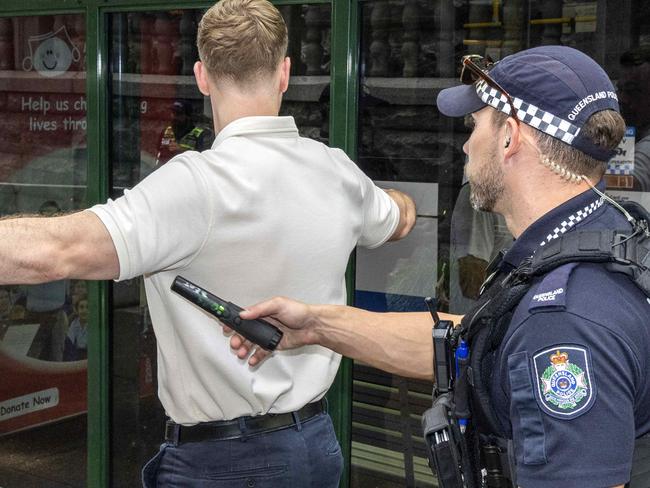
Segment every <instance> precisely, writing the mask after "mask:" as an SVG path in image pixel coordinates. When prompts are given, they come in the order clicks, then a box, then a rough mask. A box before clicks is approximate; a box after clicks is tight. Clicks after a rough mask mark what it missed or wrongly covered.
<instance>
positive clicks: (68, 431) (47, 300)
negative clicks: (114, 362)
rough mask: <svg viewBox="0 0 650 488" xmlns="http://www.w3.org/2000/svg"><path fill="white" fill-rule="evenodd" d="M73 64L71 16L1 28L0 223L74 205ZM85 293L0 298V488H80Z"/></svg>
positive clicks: (79, 91) (77, 18)
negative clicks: (0, 136)
mask: <svg viewBox="0 0 650 488" xmlns="http://www.w3.org/2000/svg"><path fill="white" fill-rule="evenodd" d="M83 53H85V18H84V16H82V15H78V14H70V15H43V16H31V17H14V18H0V75H1V79H2V82H1V83H0V112H1V116H0V126H1V129H2V134H3V144H2V149H0V213H1V214H2V215H9V214H15V213H22V214H34V215H42V216H52V215H56V214H58V213H61V212H69V211H72V210H75V209H79V208H83V207H84V206H85V199H86V165H87V152H86V94H85V83H86V81H85V59H84V56H83ZM84 287H85V282H80V281H70V280H65V281H57V282H53V283H45V284H42V285H33V286H3V287H0V377H2V378H3V380H2V381H1V382H0V436H3V438H2V442H1V443H0V445H1V446H2V447H1V448H0V484H2V485H3V486H25V487H29V486H44V485H47V486H53V487H54V486H75V487H83V486H86V482H85V478H86V415H85V412H86V410H87V400H86V397H87V383H86V370H87V367H86V357H87V347H86V332H87V316H88V302H87V295H86V294H85V290H82V288H84ZM82 295H83V299H82V298H81V297H82Z"/></svg>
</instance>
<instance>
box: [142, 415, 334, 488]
mask: <svg viewBox="0 0 650 488" xmlns="http://www.w3.org/2000/svg"><path fill="white" fill-rule="evenodd" d="M342 472H343V456H342V454H341V447H340V446H339V443H338V441H337V439H336V435H335V434H334V427H333V425H332V420H331V418H330V417H329V415H327V414H326V413H321V414H319V415H316V416H315V417H312V418H311V419H308V420H306V421H304V422H301V423H299V424H295V425H291V426H289V427H287V428H284V429H282V430H278V431H275V432H269V433H265V434H259V435H253V436H249V437H242V438H240V439H231V440H206V441H203V442H192V443H186V444H180V445H178V446H174V445H171V444H169V443H166V444H163V445H162V446H161V447H160V451H159V452H158V454H156V456H154V457H153V458H152V459H151V460H150V461H149V462H148V463H147V464H146V465H145V467H144V469H143V470H142V483H143V486H144V487H145V488H195V487H196V488H239V487H242V488H252V487H257V488H289V487H291V488H336V487H338V485H339V479H340V477H341V473H342Z"/></svg>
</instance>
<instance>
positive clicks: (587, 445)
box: [491, 183, 650, 488]
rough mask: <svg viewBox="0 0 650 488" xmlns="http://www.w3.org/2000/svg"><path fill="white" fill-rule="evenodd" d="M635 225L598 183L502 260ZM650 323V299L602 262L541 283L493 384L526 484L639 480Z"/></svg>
mask: <svg viewBox="0 0 650 488" xmlns="http://www.w3.org/2000/svg"><path fill="white" fill-rule="evenodd" d="M599 187H600V188H601V189H602V188H603V187H604V185H603V184H602V183H601V184H600V186H599ZM629 228H630V225H629V224H628V223H627V221H626V219H625V217H624V216H623V214H622V213H621V212H620V211H619V210H617V209H616V208H615V207H613V206H612V205H611V204H609V203H607V202H606V201H605V202H604V201H603V200H602V199H601V198H600V197H599V196H598V195H597V194H596V193H595V192H594V191H592V190H588V191H586V192H584V193H582V194H580V195H578V196H576V197H575V198H573V199H571V200H569V201H568V202H566V203H565V204H563V205H561V206H560V207H558V208H555V209H554V210H552V211H551V212H549V213H548V214H546V215H544V216H543V217H542V218H540V219H539V220H538V221H536V222H535V223H534V224H532V225H531V226H530V227H529V228H528V229H527V230H526V231H525V232H524V233H523V234H522V235H521V236H520V237H519V239H517V240H516V241H515V243H514V245H513V247H512V248H511V249H510V251H509V252H508V253H507V254H506V256H505V257H504V261H503V262H502V264H501V266H502V268H501V269H502V271H504V272H505V271H508V270H510V269H512V268H514V267H516V266H517V265H518V264H519V263H520V262H521V261H522V259H524V258H526V257H527V256H530V255H532V254H533V253H534V252H535V250H537V249H539V248H540V246H543V245H544V244H546V243H548V242H550V241H551V240H552V239H554V238H556V237H557V236H558V235H561V234H563V233H564V232H571V231H572V230H574V229H581V230H584V229H589V230H598V229H629ZM649 331H650V300H648V299H647V297H646V296H645V295H644V294H643V292H642V291H641V290H640V289H638V288H637V287H636V286H635V285H634V284H633V283H632V282H631V280H629V278H627V277H626V276H624V275H622V274H620V273H613V272H609V271H607V270H606V269H605V267H604V266H603V265H602V264H595V263H582V264H575V263H571V264H567V265H564V266H561V267H559V268H556V269H555V270H553V271H551V272H550V273H549V274H547V275H545V276H543V277H541V278H539V279H537V280H536V281H535V282H534V283H533V286H532V287H531V288H530V290H529V291H528V293H527V294H526V295H525V296H524V298H523V300H522V301H521V302H520V303H519V305H518V306H517V308H516V309H515V312H514V315H513V318H512V320H511V323H510V326H509V328H508V331H507V333H506V336H505V338H504V341H503V342H502V344H501V348H500V349H499V351H497V357H496V363H495V364H497V365H498V366H497V367H496V368H495V374H494V375H493V377H492V383H491V392H492V400H493V402H494V405H495V408H496V411H497V415H498V418H499V420H500V422H501V424H502V426H503V428H504V429H505V430H506V431H507V432H508V431H511V432H510V433H511V436H509V437H511V438H513V441H514V446H515V455H516V463H517V483H518V485H519V486H523V487H525V488H546V487H549V488H550V487H553V488H555V487H557V486H562V487H563V488H586V487H609V486H614V485H618V484H623V483H626V482H627V481H628V480H629V476H630V468H631V463H632V453H633V449H634V441H635V438H636V437H640V436H642V435H644V434H646V433H648V432H649V431H650V386H649V384H648V378H647V372H648V371H650V364H649V363H650V332H649Z"/></svg>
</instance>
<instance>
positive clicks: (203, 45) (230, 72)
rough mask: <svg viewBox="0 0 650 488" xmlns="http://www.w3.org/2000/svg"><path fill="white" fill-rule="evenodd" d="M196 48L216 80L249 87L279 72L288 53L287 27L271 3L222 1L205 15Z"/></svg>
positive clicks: (241, 0) (200, 25)
mask: <svg viewBox="0 0 650 488" xmlns="http://www.w3.org/2000/svg"><path fill="white" fill-rule="evenodd" d="M196 44H197V47H198V48H199V58H200V59H201V62H202V63H203V64H204V65H205V67H206V69H207V71H208V73H209V74H210V75H211V76H212V77H213V78H222V77H226V78H228V79H230V80H231V81H234V82H237V83H247V82H252V81H255V80H257V79H259V78H260V77H263V76H268V75H269V74H271V73H273V72H275V70H276V69H277V67H278V65H279V64H280V62H281V61H282V60H283V59H284V57H285V55H286V52H287V26H286V25H285V23H284V19H283V18H282V15H280V12H279V11H278V9H276V8H275V7H274V6H273V5H272V4H271V3H270V2H268V1H267V0H221V1H220V2H218V3H216V4H215V5H213V6H212V7H211V8H210V9H208V10H207V12H206V13H205V14H204V15H203V18H202V19H201V22H200V23H199V29H198V34H197V39H196Z"/></svg>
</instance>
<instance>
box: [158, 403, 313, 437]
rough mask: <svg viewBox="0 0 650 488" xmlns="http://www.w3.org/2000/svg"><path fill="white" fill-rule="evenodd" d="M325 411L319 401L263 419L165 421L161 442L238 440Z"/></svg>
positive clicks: (284, 426)
mask: <svg viewBox="0 0 650 488" xmlns="http://www.w3.org/2000/svg"><path fill="white" fill-rule="evenodd" d="M325 411H326V408H325V401H324V400H320V401H318V402H314V403H308V404H307V405H305V406H304V407H302V408H301V409H300V410H296V411H295V412H288V413H278V414H273V413H267V414H266V415H259V416H256V417H239V418H236V419H233V420H221V421H217V422H203V423H200V424H196V425H190V426H187V427H186V426H183V425H179V424H177V423H176V422H174V421H173V420H167V423H166V425H165V442H169V443H172V444H174V445H178V444H183V443H185V442H201V441H206V440H210V439H211V440H227V439H240V438H245V437H250V436H253V435H258V434H264V433H266V432H273V431H276V430H282V429H286V428H287V427H291V426H293V425H298V424H299V423H301V422H305V421H307V420H309V419H311V418H312V417H315V416H316V415H318V414H320V413H322V412H325Z"/></svg>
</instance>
